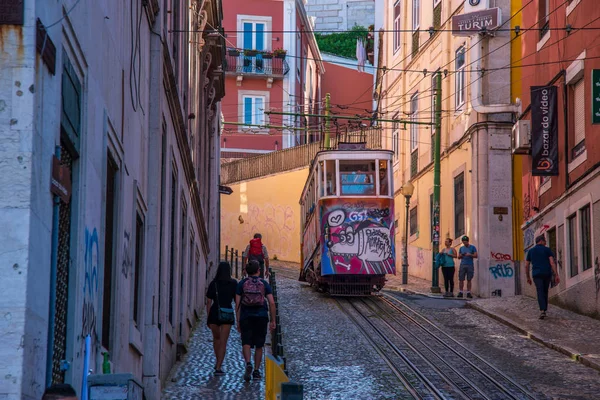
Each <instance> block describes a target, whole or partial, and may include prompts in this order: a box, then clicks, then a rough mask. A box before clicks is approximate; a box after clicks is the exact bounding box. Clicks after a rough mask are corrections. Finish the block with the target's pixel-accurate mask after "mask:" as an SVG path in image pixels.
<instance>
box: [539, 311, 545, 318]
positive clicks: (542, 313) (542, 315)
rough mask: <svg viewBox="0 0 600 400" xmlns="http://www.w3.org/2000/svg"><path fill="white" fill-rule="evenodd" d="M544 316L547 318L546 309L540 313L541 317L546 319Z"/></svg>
mask: <svg viewBox="0 0 600 400" xmlns="http://www.w3.org/2000/svg"><path fill="white" fill-rule="evenodd" d="M544 318H546V311H542V312H541V313H540V319H544Z"/></svg>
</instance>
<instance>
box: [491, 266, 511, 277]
mask: <svg viewBox="0 0 600 400" xmlns="http://www.w3.org/2000/svg"><path fill="white" fill-rule="evenodd" d="M490 273H491V274H492V276H493V277H494V279H498V278H512V277H513V276H514V275H515V271H514V269H513V266H512V264H511V263H497V264H494V265H492V266H491V267H490Z"/></svg>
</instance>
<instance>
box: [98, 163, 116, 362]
mask: <svg viewBox="0 0 600 400" xmlns="http://www.w3.org/2000/svg"><path fill="white" fill-rule="evenodd" d="M118 172H119V169H118V166H117V163H116V162H115V161H114V159H113V158H112V156H111V155H110V154H109V155H108V158H107V160H106V194H105V196H106V212H105V216H104V286H103V289H104V290H103V296H102V346H103V347H104V348H105V349H108V350H110V349H111V347H110V336H111V332H112V324H111V315H112V312H113V309H112V297H113V296H112V289H113V283H112V282H113V275H114V257H113V256H114V253H113V249H114V248H115V226H116V219H117V214H118V212H117V198H118V197H117V179H118Z"/></svg>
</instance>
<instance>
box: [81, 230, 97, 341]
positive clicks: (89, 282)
mask: <svg viewBox="0 0 600 400" xmlns="http://www.w3.org/2000/svg"><path fill="white" fill-rule="evenodd" d="M99 261H100V247H99V245H98V231H97V230H96V228H94V229H93V230H92V231H91V232H90V231H89V230H88V229H87V228H86V230H85V258H84V269H85V278H84V279H85V280H84V284H83V312H82V321H81V336H83V337H86V336H87V335H91V336H92V338H93V339H96V338H97V333H96V295H97V294H98V264H99Z"/></svg>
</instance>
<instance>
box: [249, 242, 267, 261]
mask: <svg viewBox="0 0 600 400" xmlns="http://www.w3.org/2000/svg"><path fill="white" fill-rule="evenodd" d="M264 258H265V256H264V254H263V245H262V241H261V240H260V238H256V239H252V240H251V241H250V250H248V259H249V260H256V261H258V262H263V261H264Z"/></svg>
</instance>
